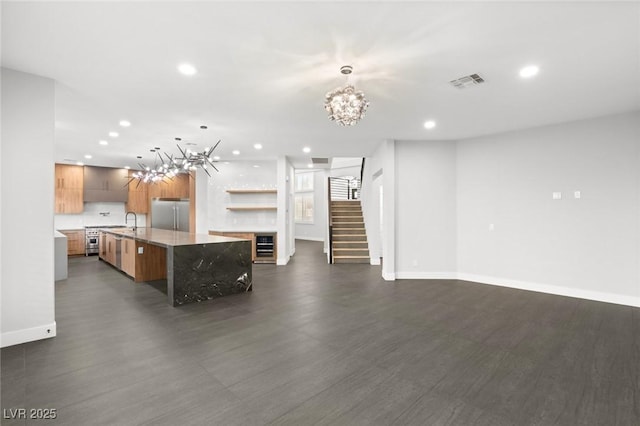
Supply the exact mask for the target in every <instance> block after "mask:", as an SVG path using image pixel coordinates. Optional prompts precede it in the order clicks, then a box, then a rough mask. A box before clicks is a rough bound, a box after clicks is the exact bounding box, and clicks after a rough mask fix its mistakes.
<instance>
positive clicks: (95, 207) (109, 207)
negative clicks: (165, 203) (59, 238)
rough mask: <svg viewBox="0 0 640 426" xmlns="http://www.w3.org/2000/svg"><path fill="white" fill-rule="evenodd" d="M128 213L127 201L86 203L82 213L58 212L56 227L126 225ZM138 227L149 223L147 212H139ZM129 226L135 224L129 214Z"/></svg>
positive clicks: (78, 227)
mask: <svg viewBox="0 0 640 426" xmlns="http://www.w3.org/2000/svg"><path fill="white" fill-rule="evenodd" d="M125 215H126V209H125V203H115V202H114V203H106V202H96V203H84V211H83V212H82V213H80V214H57V215H55V216H54V221H53V223H54V226H55V229H82V228H84V227H85V226H96V225H124V224H125V222H124V218H125ZM136 216H137V222H138V227H139V228H143V227H145V226H146V224H147V215H146V214H137V215H136ZM128 225H129V226H133V218H132V217H131V216H129V224H128Z"/></svg>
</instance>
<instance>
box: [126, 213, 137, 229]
mask: <svg viewBox="0 0 640 426" xmlns="http://www.w3.org/2000/svg"><path fill="white" fill-rule="evenodd" d="M130 214H132V215H133V232H135V231H136V229H138V216H136V214H135V212H127V214H126V215H125V216H124V224H125V226H126V225H127V220H129V215H130Z"/></svg>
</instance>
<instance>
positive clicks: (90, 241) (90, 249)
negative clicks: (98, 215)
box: [84, 225, 124, 256]
mask: <svg viewBox="0 0 640 426" xmlns="http://www.w3.org/2000/svg"><path fill="white" fill-rule="evenodd" d="M123 227H124V225H95V226H85V227H84V235H85V240H86V244H85V249H84V254H85V256H90V255H92V254H99V253H100V241H99V239H100V238H99V237H100V230H101V229H105V228H123Z"/></svg>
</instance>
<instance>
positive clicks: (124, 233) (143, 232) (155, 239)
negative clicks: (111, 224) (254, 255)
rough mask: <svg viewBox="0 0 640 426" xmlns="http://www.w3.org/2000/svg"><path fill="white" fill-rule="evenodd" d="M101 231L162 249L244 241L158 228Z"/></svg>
mask: <svg viewBox="0 0 640 426" xmlns="http://www.w3.org/2000/svg"><path fill="white" fill-rule="evenodd" d="M102 231H103V232H106V233H108V234H114V235H118V236H120V237H127V238H133V239H136V240H138V241H142V242H145V243H149V244H154V245H157V246H162V247H175V246H192V245H200V244H217V243H230V242H235V241H244V240H243V239H242V238H232V237H221V236H217V235H206V234H191V233H189V232H182V231H170V230H168V229H158V228H138V229H136V230H135V231H134V230H133V229H131V228H109V229H102ZM247 241H248V240H247Z"/></svg>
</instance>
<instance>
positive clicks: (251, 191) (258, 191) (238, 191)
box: [227, 189, 278, 194]
mask: <svg viewBox="0 0 640 426" xmlns="http://www.w3.org/2000/svg"><path fill="white" fill-rule="evenodd" d="M227 192H228V193H229V194H276V193H277V192H278V190H277V189H227Z"/></svg>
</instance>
